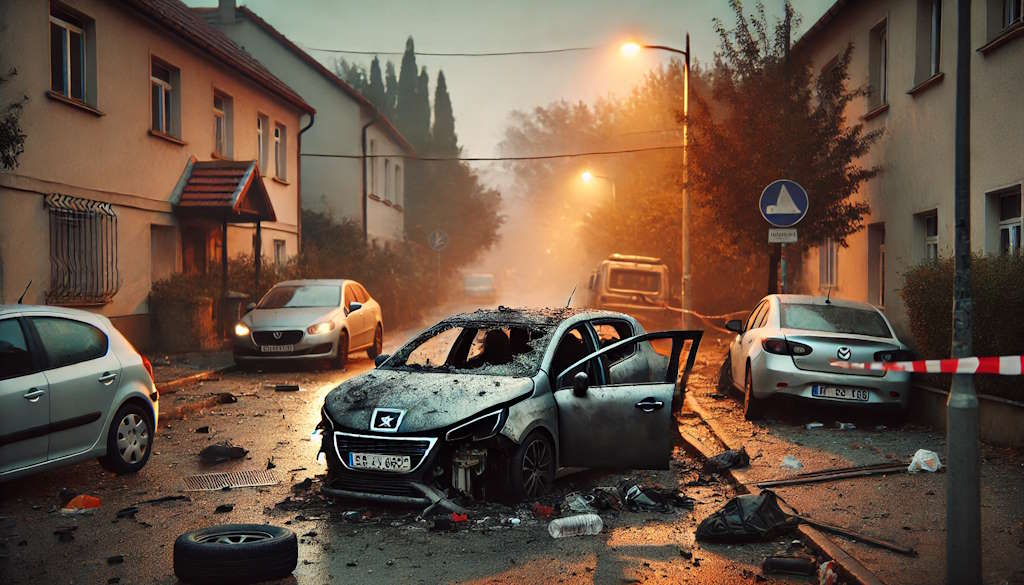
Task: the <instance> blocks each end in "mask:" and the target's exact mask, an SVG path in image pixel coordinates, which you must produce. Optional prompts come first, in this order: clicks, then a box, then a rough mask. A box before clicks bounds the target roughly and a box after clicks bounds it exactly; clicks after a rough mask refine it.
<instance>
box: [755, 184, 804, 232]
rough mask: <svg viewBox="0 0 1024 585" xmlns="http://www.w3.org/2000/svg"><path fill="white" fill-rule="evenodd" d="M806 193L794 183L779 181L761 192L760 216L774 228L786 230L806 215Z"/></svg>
mask: <svg viewBox="0 0 1024 585" xmlns="http://www.w3.org/2000/svg"><path fill="white" fill-rule="evenodd" d="M809 204H810V202H809V201H808V199H807V191H805V190H804V188H803V187H801V186H800V185H799V184H798V183H797V182H796V181H790V180H789V179H779V180H778V181H773V182H772V183H770V184H769V185H768V186H767V187H765V188H764V191H761V201H760V206H761V215H762V216H763V217H764V219H765V221H767V222H768V223H770V224H772V225H773V226H775V227H780V228H788V227H793V226H795V225H796V224H798V223H800V220H801V219H803V218H804V216H805V215H807V207H808V205H809Z"/></svg>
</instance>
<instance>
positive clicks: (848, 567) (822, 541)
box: [679, 393, 885, 585]
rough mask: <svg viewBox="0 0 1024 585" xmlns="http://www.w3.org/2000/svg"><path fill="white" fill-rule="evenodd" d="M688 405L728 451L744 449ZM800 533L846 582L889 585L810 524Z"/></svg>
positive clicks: (740, 479) (739, 480)
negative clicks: (833, 562) (832, 561)
mask: <svg viewBox="0 0 1024 585" xmlns="http://www.w3.org/2000/svg"><path fill="white" fill-rule="evenodd" d="M684 404H685V405H686V406H688V407H689V408H690V410H692V411H693V412H694V414H696V415H697V416H698V417H700V419H701V421H703V422H704V424H706V425H707V426H708V428H709V429H711V432H712V433H713V434H714V435H715V437H716V438H717V439H718V440H719V441H720V442H722V443H724V444H725V446H726V448H727V449H739V448H740V447H741V446H742V445H740V444H739V442H738V441H736V440H735V438H734V437H732V436H731V435H730V434H729V433H728V431H726V430H725V429H724V428H722V426H721V425H719V424H718V423H717V422H715V421H713V420H712V419H711V417H709V416H708V413H707V411H705V410H704V408H703V407H701V405H700V403H699V402H697V399H696V398H694V397H693V395H692V394H689V393H687V395H686V398H685V399H684ZM679 434H680V436H682V438H683V440H684V441H686V443H687V444H688V445H689V446H690V447H691V448H692V449H694V450H695V451H697V452H698V453H700V455H701V456H702V457H704V458H705V459H710V458H711V457H713V456H715V455H717V453H709V452H708V451H707V450H706V448H705V447H704V445H703V444H701V443H700V442H699V440H698V439H697V438H695V437H693V436H691V435H689V433H685V432H681V433H679ZM725 473H726V474H728V476H729V477H730V478H731V479H732V481H733V482H734V483H735V484H736V485H737V486H738V487H739V491H741V492H746V493H759V492H760V491H761V490H760V489H758V488H757V486H755V485H754V484H753V483H747V481H746V475H747V474H746V473H745V472H744V471H742V470H736V469H728V470H726V471H725ZM797 531H798V532H799V533H800V534H801V535H802V536H803V537H804V538H806V539H807V540H808V541H809V542H810V544H811V546H812V547H813V548H814V549H815V550H817V551H818V552H820V553H821V554H823V555H825V556H827V557H829V558H831V559H832V560H834V561H835V562H836V564H837V565H839V571H840V573H841V574H842V576H843V577H844V578H846V579H848V580H850V581H853V582H855V583H858V584H859V585H885V583H884V582H883V581H882V580H881V579H879V578H878V576H877V575H875V574H874V573H872V572H871V570H870V569H868V568H867V567H865V566H864V565H863V564H862V563H861V562H860V561H858V560H857V559H855V558H853V556H851V555H850V554H849V553H848V552H846V551H845V550H843V549H842V548H841V547H840V546H839V545H838V544H836V542H835V541H833V540H832V539H831V538H829V537H828V536H826V535H825V533H823V532H822V531H820V530H818V529H817V528H814V527H813V526H808V525H806V524H800V525H798V526H797Z"/></svg>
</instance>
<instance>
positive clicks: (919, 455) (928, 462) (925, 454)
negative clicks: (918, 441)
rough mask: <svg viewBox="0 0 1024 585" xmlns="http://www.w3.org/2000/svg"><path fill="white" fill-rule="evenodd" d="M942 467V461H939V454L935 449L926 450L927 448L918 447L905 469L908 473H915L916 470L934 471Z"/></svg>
mask: <svg viewBox="0 0 1024 585" xmlns="http://www.w3.org/2000/svg"><path fill="white" fill-rule="evenodd" d="M940 467H942V462H940V461H939V454H938V453H936V452H935V451H928V450H927V449H918V450H917V452H916V453H914V458H913V459H911V460H910V465H909V466H908V467H907V471H909V472H910V473H917V472H918V471H927V472H929V473H935V472H936V471H938V470H939V468H940Z"/></svg>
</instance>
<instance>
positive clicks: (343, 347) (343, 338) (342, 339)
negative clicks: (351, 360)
mask: <svg viewBox="0 0 1024 585" xmlns="http://www.w3.org/2000/svg"><path fill="white" fill-rule="evenodd" d="M347 363H348V333H346V332H344V331H342V332H341V333H339V334H338V355H337V356H335V358H334V367H336V368H338V369H339V370H344V369H345V364H347Z"/></svg>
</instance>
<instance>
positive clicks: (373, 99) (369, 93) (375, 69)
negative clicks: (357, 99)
mask: <svg viewBox="0 0 1024 585" xmlns="http://www.w3.org/2000/svg"><path fill="white" fill-rule="evenodd" d="M366 99H368V100H370V103H371V104H373V107H375V108H377V111H379V112H384V111H385V109H386V108H385V106H386V105H387V104H386V102H385V99H384V78H383V76H381V74H380V59H378V58H377V57H376V56H374V57H373V61H371V62H370V81H369V83H368V84H367V86H366Z"/></svg>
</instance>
